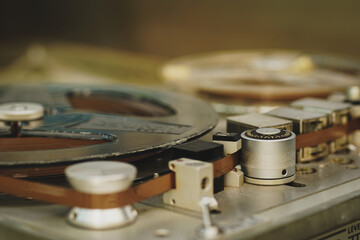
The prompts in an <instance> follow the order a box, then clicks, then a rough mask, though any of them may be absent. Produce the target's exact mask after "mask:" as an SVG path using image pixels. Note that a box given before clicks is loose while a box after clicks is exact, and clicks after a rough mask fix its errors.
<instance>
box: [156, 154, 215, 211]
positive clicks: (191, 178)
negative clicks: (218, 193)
mask: <svg viewBox="0 0 360 240" xmlns="http://www.w3.org/2000/svg"><path fill="white" fill-rule="evenodd" d="M169 168H170V169H171V170H172V171H173V172H175V181H176V188H175V189H173V190H170V191H168V192H166V193H165V194H164V195H163V201H164V203H166V204H170V205H173V206H176V207H180V208H185V209H190V210H194V211H198V212H200V211H202V208H201V206H200V201H201V199H202V198H203V197H213V188H214V186H213V165H212V164H211V163H208V162H202V161H198V160H192V159H188V158H181V159H178V160H173V161H170V162H169ZM214 200H215V199H214ZM215 201H216V200H215Z"/></svg>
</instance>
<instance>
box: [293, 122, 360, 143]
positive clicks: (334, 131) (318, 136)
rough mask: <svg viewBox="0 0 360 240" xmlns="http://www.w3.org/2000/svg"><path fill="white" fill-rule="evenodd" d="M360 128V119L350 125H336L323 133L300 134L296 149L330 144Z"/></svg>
mask: <svg viewBox="0 0 360 240" xmlns="http://www.w3.org/2000/svg"><path fill="white" fill-rule="evenodd" d="M359 128H360V118H355V119H352V120H351V121H350V122H349V123H348V124H344V125H335V126H333V127H330V128H326V129H324V130H321V131H317V132H312V133H306V134H300V135H297V136H296V149H300V148H303V147H311V146H316V145H318V144H320V143H324V142H330V141H333V140H335V139H338V138H340V137H342V136H344V135H346V134H350V133H352V132H354V131H355V130H357V129H359Z"/></svg>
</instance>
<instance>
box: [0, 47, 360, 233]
mask: <svg viewBox="0 0 360 240" xmlns="http://www.w3.org/2000/svg"><path fill="white" fill-rule="evenodd" d="M335 60H336V61H335ZM349 63H351V64H349ZM321 64H322V65H321ZM359 68H360V67H359V66H358V65H356V64H355V63H354V62H353V61H345V60H344V61H340V59H337V58H324V57H320V56H319V55H311V54H304V53H301V54H298V53H295V52H281V53H277V52H267V53H264V52H262V53H260V52H253V53H251V52H247V53H243V52H242V53H237V52H233V53H230V54H225V53H218V54H212V55H209V56H207V55H205V56H200V57H196V56H192V57H190V58H185V59H178V60H174V61H170V62H168V63H167V64H166V65H165V66H164V67H163V71H162V73H163V74H164V78H166V79H167V81H169V82H171V83H172V84H173V86H174V85H175V86H177V88H179V89H180V90H181V89H184V87H185V86H186V87H185V90H187V91H191V92H192V93H194V92H195V93H196V94H197V95H199V96H201V97H204V98H205V99H206V100H208V103H206V102H205V101H203V100H200V99H198V98H195V97H193V96H189V95H185V94H180V93H175V92H170V91H157V90H151V89H145V88H140V87H131V86H125V85H108V86H84V85H59V84H58V85H52V84H22V85H19V84H17V85H3V86H1V88H0V135H1V136H0V141H1V144H0V192H2V195H1V196H0V233H1V235H0V236H1V238H3V239H17V238H22V239H24V238H25V239H290V238H291V239H310V238H311V239H312V238H314V239H358V238H359V236H360V228H359V224H360V223H359V220H360V211H359V206H360V169H359V166H360V163H359V150H358V145H357V144H358V143H359V140H358V138H359V135H358V134H359V133H358V129H359V128H360V114H359V106H358V104H359V97H358V96H359V95H360V94H359V87H357V86H356V85H359V80H358V75H357V74H358V69H359ZM279 76H280V77H279ZM327 76H330V78H331V79H330V80H331V81H330V82H331V86H327V87H323V88H322V87H320V86H322V85H323V84H324V83H325V82H326V81H325V79H326V77H327ZM254 79H255V80H254ZM269 79H270V80H269ZM270 85H271V86H270ZM179 86H180V87H179ZM233 86H237V87H236V88H234V87H233ZM309 86H310V87H309ZM343 89H348V93H345V92H344V93H343V94H340V93H337V94H333V93H334V91H341V90H343ZM267 90H269V91H267ZM205 95H206V96H205ZM328 95H330V98H328V99H324V98H319V97H324V96H328ZM219 96H220V97H219ZM307 96H310V98H309V97H307ZM303 97H305V98H303ZM209 99H210V100H209ZM209 103H211V104H212V105H213V106H214V108H215V110H217V111H218V113H219V114H217V113H216V111H215V110H213V108H212V107H211V106H210V105H209ZM250 103H251V104H253V105H250ZM236 106H238V107H240V106H241V107H242V108H241V109H240V108H236ZM252 106H256V107H255V108H252ZM279 106H280V107H279ZM234 107H235V108H234ZM263 107H266V111H263V110H264V109H265V108H263ZM239 109H240V110H239ZM238 110H239V111H238ZM236 111H238V112H236ZM249 112H251V113H249ZM234 113H236V114H234ZM219 120H220V123H219V124H218V125H217V122H218V121H219ZM216 125H217V126H216Z"/></svg>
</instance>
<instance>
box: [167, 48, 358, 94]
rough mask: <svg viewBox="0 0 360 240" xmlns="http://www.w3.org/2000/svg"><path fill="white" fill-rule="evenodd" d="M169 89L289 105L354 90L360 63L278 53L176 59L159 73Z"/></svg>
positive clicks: (223, 54)
mask: <svg viewBox="0 0 360 240" xmlns="http://www.w3.org/2000/svg"><path fill="white" fill-rule="evenodd" d="M162 75H163V77H164V79H165V81H167V82H168V83H169V84H172V85H174V86H176V87H177V88H179V89H181V90H185V91H189V90H188V89H191V90H192V91H195V92H197V93H202V94H207V95H209V96H212V97H214V98H215V97H230V98H234V99H236V98H238V99H247V100H261V101H263V100H267V101H284V100H285V101H289V100H294V99H298V98H302V97H306V96H313V97H326V96H328V95H329V94H330V93H332V92H334V91H340V90H344V89H346V88H347V87H349V86H352V85H357V84H358V77H359V75H360V68H359V62H358V61H356V60H351V59H344V58H338V57H332V56H329V55H320V54H313V53H303V52H298V51H280V50H259V51H245V50H243V51H228V52H215V53H207V54H202V55H193V56H186V57H182V58H178V59H174V60H171V61H169V62H168V63H167V64H165V65H164V66H163V68H162Z"/></svg>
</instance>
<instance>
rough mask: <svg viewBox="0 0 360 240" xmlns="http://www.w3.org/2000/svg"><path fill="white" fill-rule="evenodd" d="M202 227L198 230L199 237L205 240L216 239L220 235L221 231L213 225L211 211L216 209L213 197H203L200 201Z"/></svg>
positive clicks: (216, 204) (216, 205)
mask: <svg viewBox="0 0 360 240" xmlns="http://www.w3.org/2000/svg"><path fill="white" fill-rule="evenodd" d="M199 204H200V206H201V210H202V219H203V225H202V227H201V228H200V232H199V233H200V236H201V237H203V238H205V239H218V238H220V237H221V235H222V232H223V231H222V229H221V228H220V227H218V226H217V225H216V224H214V223H213V221H212V218H211V213H210V212H211V210H215V209H218V203H217V201H216V199H215V198H214V197H203V198H202V199H201V201H200V203H199Z"/></svg>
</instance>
